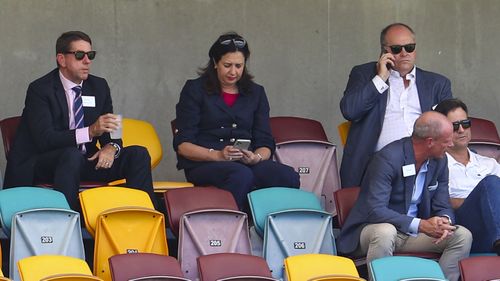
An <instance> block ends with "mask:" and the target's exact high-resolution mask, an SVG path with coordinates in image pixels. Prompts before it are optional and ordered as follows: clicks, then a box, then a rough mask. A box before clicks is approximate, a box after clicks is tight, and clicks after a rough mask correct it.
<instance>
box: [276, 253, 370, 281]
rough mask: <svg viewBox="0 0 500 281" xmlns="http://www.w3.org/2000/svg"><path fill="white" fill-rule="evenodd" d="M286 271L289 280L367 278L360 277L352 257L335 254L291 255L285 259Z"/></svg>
mask: <svg viewBox="0 0 500 281" xmlns="http://www.w3.org/2000/svg"><path fill="white" fill-rule="evenodd" d="M285 272H286V275H287V277H288V279H287V280H288V281H305V280H323V281H326V280H358V281H360V280H365V279H363V278H360V277H359V273H358V271H357V269H356V265H355V264H354V262H353V261H352V260H351V259H349V258H345V257H340V256H334V255H324V254H305V255H297V256H290V257H288V258H286V259H285ZM328 278H329V279H328ZM332 278H337V279H332ZM341 278H344V279H341ZM346 278H348V279H346Z"/></svg>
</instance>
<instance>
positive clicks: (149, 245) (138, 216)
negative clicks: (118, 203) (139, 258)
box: [94, 207, 168, 281]
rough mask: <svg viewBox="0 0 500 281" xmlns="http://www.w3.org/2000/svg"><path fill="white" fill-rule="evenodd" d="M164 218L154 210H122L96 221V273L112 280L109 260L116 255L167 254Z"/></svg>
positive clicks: (138, 208)
mask: <svg viewBox="0 0 500 281" xmlns="http://www.w3.org/2000/svg"><path fill="white" fill-rule="evenodd" d="M165 229H166V226H165V218H164V216H163V214H162V213H160V212H158V211H155V210H154V209H151V208H141V207H119V208H114V209H110V210H107V211H104V212H102V213H101V214H100V215H99V217H98V218H97V224H96V235H95V245H94V274H95V275H97V276H98V277H100V278H102V279H103V280H106V281H107V280H111V273H110V269H109V262H108V259H109V258H110V257H112V256H114V255H117V254H125V253H155V254H160V255H168V246H167V235H166V230H165Z"/></svg>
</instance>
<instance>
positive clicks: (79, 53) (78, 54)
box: [65, 51, 97, 60]
mask: <svg viewBox="0 0 500 281" xmlns="http://www.w3.org/2000/svg"><path fill="white" fill-rule="evenodd" d="M96 53H97V52H96V51H88V52H84V51H74V52H65V54H73V55H75V59H77V60H83V58H84V57H85V55H87V57H88V58H89V60H93V59H95V55H96Z"/></svg>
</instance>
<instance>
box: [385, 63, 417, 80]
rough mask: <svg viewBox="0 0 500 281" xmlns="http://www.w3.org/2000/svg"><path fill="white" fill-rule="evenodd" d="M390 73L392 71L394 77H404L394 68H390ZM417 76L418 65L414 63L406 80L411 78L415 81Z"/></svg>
mask: <svg viewBox="0 0 500 281" xmlns="http://www.w3.org/2000/svg"><path fill="white" fill-rule="evenodd" d="M390 73H391V76H392V77H393V78H398V79H399V78H402V77H401V75H400V74H399V72H397V71H396V70H394V69H391V70H390ZM416 77H417V66H416V65H414V66H413V69H412V70H411V71H410V73H408V74H406V77H405V78H406V80H409V81H414V80H415V78H416Z"/></svg>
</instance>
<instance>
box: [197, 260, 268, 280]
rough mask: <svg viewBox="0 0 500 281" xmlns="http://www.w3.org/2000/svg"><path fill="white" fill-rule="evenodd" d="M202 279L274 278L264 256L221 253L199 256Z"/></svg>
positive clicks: (199, 269)
mask: <svg viewBox="0 0 500 281" xmlns="http://www.w3.org/2000/svg"><path fill="white" fill-rule="evenodd" d="M198 271H199V274H200V281H215V280H220V279H224V278H231V277H238V276H257V277H267V278H272V275H271V270H270V269H269V266H268V265H267V263H266V260H264V259H263V258H262V257H258V256H252V255H244V254H235V253H220V254H212V255H206V256H200V257H198Z"/></svg>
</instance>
